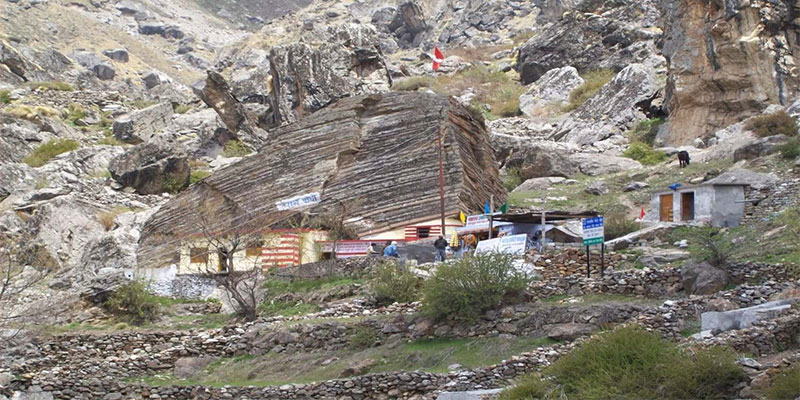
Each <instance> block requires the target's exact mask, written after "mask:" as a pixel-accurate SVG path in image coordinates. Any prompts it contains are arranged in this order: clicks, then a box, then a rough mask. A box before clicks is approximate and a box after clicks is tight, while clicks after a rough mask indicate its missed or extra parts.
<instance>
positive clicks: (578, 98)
mask: <svg viewBox="0 0 800 400" xmlns="http://www.w3.org/2000/svg"><path fill="white" fill-rule="evenodd" d="M614 75H615V74H614V71H612V70H610V69H599V70H595V71H589V72H587V73H585V74H584V75H583V76H582V78H583V80H584V82H583V84H582V85H580V86H578V87H577V88H575V89H574V90H573V91H572V92H570V94H569V104H568V105H567V106H566V107H565V110H564V111H572V110H574V109H576V108H578V107H580V106H581V105H582V104H583V103H585V102H586V100H589V99H590V98H591V97H592V96H594V94H595V93H597V91H598V90H600V88H601V87H603V86H605V84H606V83H608V82H611V80H612V79H614Z"/></svg>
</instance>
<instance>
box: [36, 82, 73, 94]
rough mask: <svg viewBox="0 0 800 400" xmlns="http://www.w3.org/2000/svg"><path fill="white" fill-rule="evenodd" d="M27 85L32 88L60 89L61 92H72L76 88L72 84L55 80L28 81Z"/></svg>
mask: <svg viewBox="0 0 800 400" xmlns="http://www.w3.org/2000/svg"><path fill="white" fill-rule="evenodd" d="M27 85H28V87H30V88H32V89H44V90H58V91H61V92H71V91H73V90H75V88H73V87H72V85H70V84H69V83H66V82H55V81H45V82H29V83H27Z"/></svg>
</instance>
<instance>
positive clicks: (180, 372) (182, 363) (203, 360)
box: [173, 357, 217, 379]
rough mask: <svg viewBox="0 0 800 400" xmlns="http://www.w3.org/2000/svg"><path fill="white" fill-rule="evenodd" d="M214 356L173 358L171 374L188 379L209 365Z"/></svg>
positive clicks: (214, 358) (215, 359)
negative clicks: (173, 363)
mask: <svg viewBox="0 0 800 400" xmlns="http://www.w3.org/2000/svg"><path fill="white" fill-rule="evenodd" d="M214 361H217V358H216V357H181V358H179V359H177V360H175V369H174V372H173V375H175V377H176V378H178V379H189V378H191V377H193V376H195V375H197V374H198V373H200V372H201V371H202V370H203V369H204V368H205V367H207V366H209V365H210V364H211V363H213V362H214Z"/></svg>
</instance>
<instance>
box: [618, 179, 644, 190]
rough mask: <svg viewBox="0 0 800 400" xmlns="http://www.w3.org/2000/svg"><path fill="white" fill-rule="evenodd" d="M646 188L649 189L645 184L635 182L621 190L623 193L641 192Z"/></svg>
mask: <svg viewBox="0 0 800 400" xmlns="http://www.w3.org/2000/svg"><path fill="white" fill-rule="evenodd" d="M647 187H650V185H648V184H647V183H645V182H638V181H637V182H631V183H629V184H627V185H626V186H625V188H624V189H622V191H623V192H634V191H637V190H641V189H644V188H647Z"/></svg>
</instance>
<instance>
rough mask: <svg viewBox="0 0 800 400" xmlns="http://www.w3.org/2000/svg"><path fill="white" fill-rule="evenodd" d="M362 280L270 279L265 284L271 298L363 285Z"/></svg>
mask: <svg viewBox="0 0 800 400" xmlns="http://www.w3.org/2000/svg"><path fill="white" fill-rule="evenodd" d="M363 283H364V281H363V280H361V279H352V278H342V277H336V276H334V277H327V278H322V279H299V280H295V281H288V280H282V279H270V280H267V281H266V282H264V286H263V287H264V289H267V291H268V293H269V294H270V295H271V296H276V295H281V294H286V293H309V292H312V291H316V290H324V289H331V288H334V287H337V286H345V285H356V284H357V285H361V284H363Z"/></svg>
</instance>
